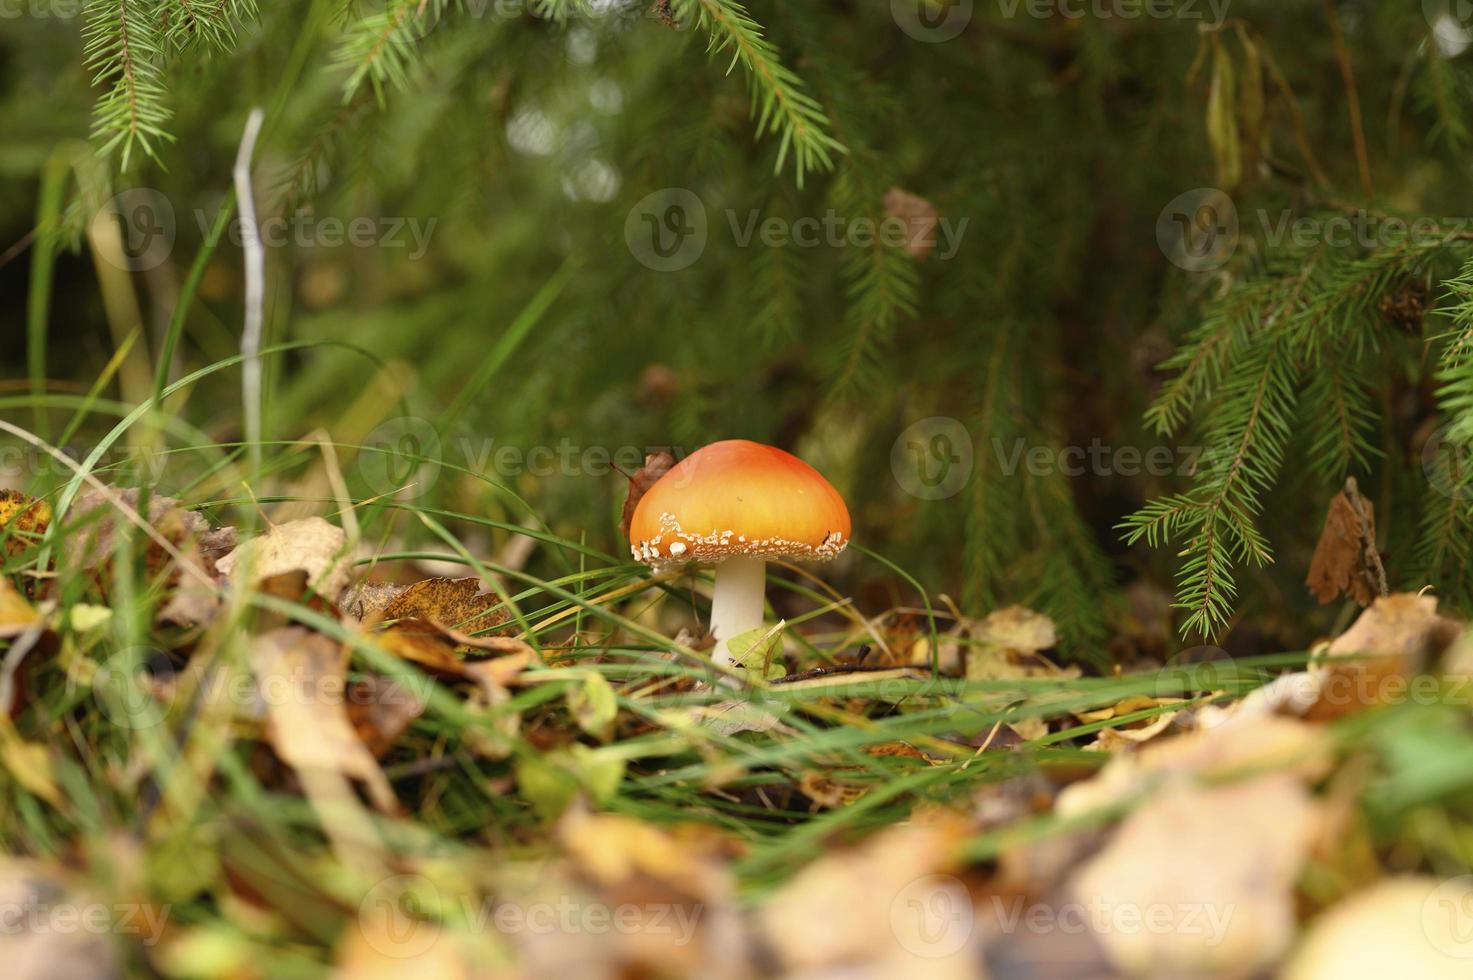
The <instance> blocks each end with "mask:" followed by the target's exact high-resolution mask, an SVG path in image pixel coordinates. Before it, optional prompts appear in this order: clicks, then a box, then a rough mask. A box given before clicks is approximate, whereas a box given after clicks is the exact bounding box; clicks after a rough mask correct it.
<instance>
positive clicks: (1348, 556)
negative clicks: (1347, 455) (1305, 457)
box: [1306, 477, 1386, 606]
mask: <svg viewBox="0 0 1473 980" xmlns="http://www.w3.org/2000/svg"><path fill="white" fill-rule="evenodd" d="M1306 584H1307V585H1308V586H1309V589H1310V591H1311V592H1313V593H1314V594H1315V598H1317V599H1319V601H1320V603H1321V604H1324V603H1327V602H1331V601H1333V600H1334V599H1335V598H1336V597H1337V596H1339V595H1340V594H1341V593H1344V594H1345V595H1348V596H1349V597H1350V598H1351V599H1353V600H1354V601H1355V602H1356V603H1357V604H1359V605H1362V606H1369V605H1370V604H1371V603H1372V602H1373V601H1374V600H1375V599H1376V597H1377V596H1380V595H1385V594H1386V572H1385V569H1383V568H1382V567H1381V556H1380V555H1379V554H1378V553H1377V551H1376V510H1375V505H1374V504H1372V503H1371V501H1369V500H1367V499H1366V498H1365V497H1362V496H1361V495H1360V492H1359V491H1358V490H1357V489H1356V485H1355V478H1354V477H1351V478H1350V479H1349V480H1348V481H1346V485H1345V489H1344V490H1342V491H1340V492H1339V493H1337V494H1335V497H1334V499H1332V500H1331V501H1330V510H1329V512H1328V513H1327V514H1326V515H1325V529H1324V531H1323V532H1321V534H1320V541H1319V544H1318V545H1316V546H1315V549H1314V557H1313V558H1311V559H1310V562H1309V577H1308V579H1306Z"/></svg>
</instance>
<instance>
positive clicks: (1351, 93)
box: [1324, 0, 1376, 200]
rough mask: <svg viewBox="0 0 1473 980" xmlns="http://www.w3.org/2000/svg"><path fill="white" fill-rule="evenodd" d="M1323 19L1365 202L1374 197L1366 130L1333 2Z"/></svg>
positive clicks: (1331, 0) (1327, 5)
mask: <svg viewBox="0 0 1473 980" xmlns="http://www.w3.org/2000/svg"><path fill="white" fill-rule="evenodd" d="M1324 4H1325V19H1326V20H1328V21H1329V22H1330V40H1331V42H1332V43H1333V44H1334V47H1335V60H1336V61H1338V62H1339V63H1340V76H1341V77H1342V78H1344V79H1345V97H1346V101H1347V102H1349V103H1350V135H1351V138H1352V139H1354V141H1355V162H1356V165H1357V166H1358V167H1359V168H1360V183H1361V189H1362V190H1364V191H1365V193H1366V200H1370V199H1371V198H1373V197H1375V196H1376V189H1375V187H1374V186H1373V185H1372V183H1371V158H1370V154H1369V153H1367V152H1366V130H1365V126H1364V125H1363V124H1362V122H1361V115H1360V92H1359V90H1358V89H1357V88H1356V85H1355V69H1354V68H1353V67H1352V66H1351V64H1350V50H1349V49H1348V48H1347V47H1346V46H1345V32H1344V31H1342V30H1341V29H1340V13H1339V11H1337V10H1336V9H1335V0H1324Z"/></svg>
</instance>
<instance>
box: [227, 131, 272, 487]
mask: <svg viewBox="0 0 1473 980" xmlns="http://www.w3.org/2000/svg"><path fill="white" fill-rule="evenodd" d="M263 118H264V114H263V113H262V112H261V110H260V109H252V110H251V114H250V116H248V117H247V118H246V125H245V134H244V135H243V136H241V138H240V149H239V150H238V151H237V152H236V154H235V175H234V176H235V197H236V200H237V201H239V202H240V234H241V243H242V245H243V247H244V250H245V329H244V330H243V331H242V333H241V337H240V354H241V357H242V358H244V361H243V363H242V364H241V368H240V374H241V389H242V396H243V398H244V399H245V441H246V446H247V447H248V451H249V452H250V459H251V473H252V474H257V473H259V472H260V470H261V309H262V306H263V305H264V303H265V295H266V252H265V250H264V249H263V248H262V247H261V234H260V231H259V229H258V227H257V224H256V199H255V197H254V196H253V195H252V193H251V155H252V154H253V153H254V152H255V150H256V137H257V136H259V135H260V134H261V120H262V119H263Z"/></svg>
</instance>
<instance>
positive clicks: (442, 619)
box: [380, 578, 509, 634]
mask: <svg viewBox="0 0 1473 980" xmlns="http://www.w3.org/2000/svg"><path fill="white" fill-rule="evenodd" d="M499 605H501V598H500V597H499V596H498V595H496V594H495V593H494V592H482V591H481V580H480V579H478V578H458V579H450V578H430V579H425V580H424V581H422V582H416V583H414V584H413V585H411V586H409V588H407V589H405V590H404V591H403V592H400V593H399V594H398V595H397V596H395V597H394V598H393V599H392V600H390V601H389V603H388V604H387V605H385V606H384V608H383V610H382V612H381V614H380V616H381V618H382V619H424V620H428V621H429V622H431V623H435V624H437V625H439V626H441V627H445V628H448V629H452V630H458V631H462V632H466V633H477V634H479V633H486V632H488V631H490V630H492V629H493V628H495V627H497V626H500V625H501V624H503V623H505V622H506V621H507V619H508V618H509V617H508V616H507V613H506V610H505V609H496V607H497V606H499ZM493 609H494V610H495V611H494V612H493V611H492V610H493Z"/></svg>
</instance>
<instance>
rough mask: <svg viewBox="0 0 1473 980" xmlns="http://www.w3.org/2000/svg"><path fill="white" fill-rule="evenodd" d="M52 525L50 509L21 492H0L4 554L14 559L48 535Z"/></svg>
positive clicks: (0, 525)
mask: <svg viewBox="0 0 1473 980" xmlns="http://www.w3.org/2000/svg"><path fill="white" fill-rule="evenodd" d="M50 523H51V505H50V504H48V503H47V502H46V501H44V500H36V499H34V498H32V497H28V496H26V495H25V494H23V493H21V492H20V491H19V490H0V539H3V540H4V543H5V554H7V555H9V556H11V557H12V558H13V557H15V556H16V555H19V554H21V553H22V552H23V551H25V550H26V549H27V548H29V547H30V546H31V544H32V542H33V541H34V540H35V539H36V538H37V537H39V536H40V535H42V534H45V533H46V528H47V526H48V525H49V524H50Z"/></svg>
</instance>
